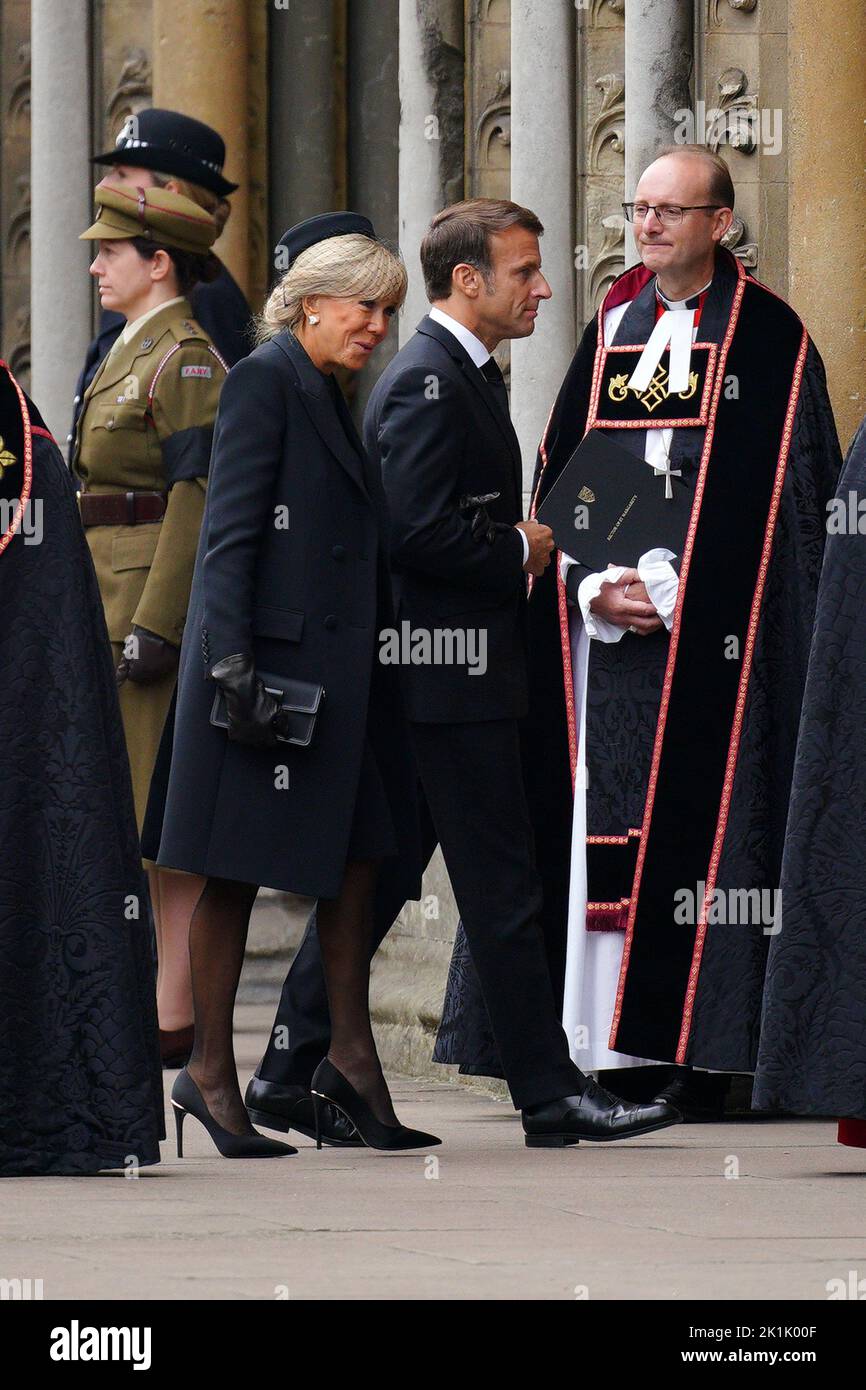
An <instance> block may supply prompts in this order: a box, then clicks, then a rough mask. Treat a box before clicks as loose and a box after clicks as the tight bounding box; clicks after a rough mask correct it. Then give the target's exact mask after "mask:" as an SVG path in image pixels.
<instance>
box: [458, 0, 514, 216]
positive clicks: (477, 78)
mask: <svg viewBox="0 0 866 1390" xmlns="http://www.w3.org/2000/svg"><path fill="white" fill-rule="evenodd" d="M510 21H511V5H510V0H467V5H466V26H467V33H466V65H467V81H466V196H467V197H470V198H508V197H510V194H511V157H510V146H511V75H510V71H509V68H510V64H511V23H510Z"/></svg>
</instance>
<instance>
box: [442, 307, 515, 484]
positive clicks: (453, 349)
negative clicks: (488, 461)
mask: <svg viewBox="0 0 866 1390" xmlns="http://www.w3.org/2000/svg"><path fill="white" fill-rule="evenodd" d="M417 331H418V332H419V333H424V334H426V336H427V337H428V338H435V339H436V341H437V343H441V344H442V346H443V347H444V348H445V350H446V352H448V353H449V355H450V356H451V357H452V358H453V359H454V361H455V362H456V363H457V364H458V365H459V367H460V368H461V370H462V372H463V375H464V377H465V378H466V380H467V381H468V382H469V385H470V386H471V387H472V388H473V390H474V391H475V392H476V393H477V395H478V397H479V398H480V400H481V401H482V402H483V403H484V407H485V409H486V410H488V411H489V412H490V414H491V416H492V417H493V420H494V421H495V423H496V426H497V428H498V429H499V431H500V433H501V434H502V437H503V438H504V440H505V442H506V443H507V445H508V449H509V452H510V454H511V462H512V474H513V482H514V487H515V491H516V494H517V503H518V506H520V507H521V509H522V501H521V499H522V496H523V460H522V459H521V457H520V444H519V442H518V439H517V435H516V433H515V431H514V426H513V425H512V423H511V418H510V416H508V415H506V414H504V412H503V411H502V410H500V408H499V406H498V405H497V404H496V401H495V399H494V396H493V392H492V391H491V390H490V387H489V386H488V384H487V382H486V381H485V379H484V376H483V375H482V373H481V369H480V368H479V367H476V365H475V363H474V362H473V361H472V358H471V357H470V356H469V353H468V352H467V351H466V349H465V347H464V346H463V344H462V343H461V342H459V340H458V339H457V338H455V336H454V334H453V333H450V332H449V331H448V329H447V328H445V327H444V325H443V324H441V323H437V322H436V320H435V319H431V318H430V317H429V315H426V316H425V317H424V318H423V319H422V320H421V322H420V323H419V324H418V329H417Z"/></svg>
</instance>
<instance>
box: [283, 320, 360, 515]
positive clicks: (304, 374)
mask: <svg viewBox="0 0 866 1390" xmlns="http://www.w3.org/2000/svg"><path fill="white" fill-rule="evenodd" d="M274 341H275V342H276V343H277V345H278V347H280V348H282V350H283V352H284V353H285V354H286V356H287V357H288V359H289V361H290V362H291V363H292V366H293V367H294V368H295V372H296V374H297V378H298V383H299V385H300V387H301V399H302V400H303V402H304V407H305V409H306V411H307V413H308V415H309V417H310V419H311V420H312V422H313V424H314V425H315V427H316V430H317V431H318V433H319V435H320V436H321V438H322V440H323V442H324V443H325V444H327V446H328V448H329V449H330V451H331V453H332V454H333V455H334V457H335V458H336V459H338V460H339V462H340V463H341V464H342V465H343V467H344V468H345V470H346V472H347V473H348V474H349V477H350V478H351V479H352V481H353V482H354V483H356V484H357V486H358V487H359V488H360V489H361V491H362V492H363V493H364V495H365V496H367V489H366V487H365V485H364V465H363V461H362V458H361V455H360V454H358V453H356V452H355V450H354V449H353V448H352V445H351V444H350V442H349V440H348V438H347V437H346V431H345V430H344V428H343V426H342V424H341V422H340V417H339V414H338V412H337V405H336V402H335V401H334V399H333V397H332V395H331V390H330V387H329V385H328V381H327V378H326V377H325V376H324V374H323V373H322V372H320V371H319V369H318V367H316V366H315V365H314V364H313V362H312V361H311V360H310V358H309V357H308V355H307V353H306V351H305V350H304V348H303V347H302V346H301V344H300V343H299V342H298V340H297V338H296V337H295V335H294V334H293V333H290V332H289V331H288V330H286V331H284V332H282V333H279V334H278V335H277V337H276V338H275V340H274ZM338 389H339V388H338ZM353 433H354V431H353Z"/></svg>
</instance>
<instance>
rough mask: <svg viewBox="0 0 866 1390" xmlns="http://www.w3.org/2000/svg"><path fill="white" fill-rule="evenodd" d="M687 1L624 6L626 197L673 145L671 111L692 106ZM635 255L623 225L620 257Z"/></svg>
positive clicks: (650, 0)
mask: <svg viewBox="0 0 866 1390" xmlns="http://www.w3.org/2000/svg"><path fill="white" fill-rule="evenodd" d="M691 71H692V5H691V3H685V2H684V0H628V4H627V5H626V7H625V193H624V195H623V196H624V197H625V198H631V197H633V196H634V190H635V186H636V184H637V181H638V179H639V178H640V176H641V174H642V173H643V171H644V169H645V168H646V166H647V165H648V164H650V163H652V160H653V159H654V158H655V155H656V152H657V151H658V150H659V149H661V148H662V146H664V145H672V144H673V143H674V127H675V125H676V122H675V120H674V112H675V111H678V110H681V109H684V108H691V106H692V99H691V95H690V92H689V78H690V76H691ZM637 259H638V255H637V251H636V250H635V246H634V240H633V238H632V235H631V229H630V228H629V227H628V226H627V227H626V238H625V261H626V265H634V263H635V262H636V261H637Z"/></svg>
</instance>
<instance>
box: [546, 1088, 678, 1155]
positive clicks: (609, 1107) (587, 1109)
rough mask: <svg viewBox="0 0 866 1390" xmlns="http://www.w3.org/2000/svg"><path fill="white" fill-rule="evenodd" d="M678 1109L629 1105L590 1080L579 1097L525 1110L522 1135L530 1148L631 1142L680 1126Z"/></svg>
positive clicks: (566, 1098) (661, 1104) (656, 1105)
mask: <svg viewBox="0 0 866 1390" xmlns="http://www.w3.org/2000/svg"><path fill="white" fill-rule="evenodd" d="M681 1119H682V1116H681V1114H680V1112H679V1110H676V1109H675V1108H674V1107H673V1106H672V1105H668V1104H666V1103H664V1102H658V1103H656V1102H655V1101H654V1102H652V1103H651V1104H650V1105H629V1104H628V1103H627V1102H626V1101H623V1100H620V1099H619V1097H618V1096H613V1095H611V1093H610V1091H606V1090H605V1089H604V1087H603V1086H599V1084H598V1082H596V1081H593V1080H592V1078H591V1077H588V1078H587V1083H586V1089H585V1090H584V1091H583V1092H582V1093H581V1094H580V1095H579V1096H563V1098H562V1099H561V1100H551V1101H548V1102H547V1103H546V1104H544V1105H533V1106H530V1108H529V1109H528V1110H524V1111H523V1132H524V1134H525V1135H526V1146H527V1148H530V1149H562V1148H565V1146H566V1145H567V1144H577V1143H579V1141H580V1140H581V1139H593V1140H599V1141H605V1140H611V1139H632V1138H634V1136H635V1135H637V1134H652V1132H653V1131H654V1130H656V1129H667V1127H668V1125H675V1124H679V1122H680V1121H681Z"/></svg>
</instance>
